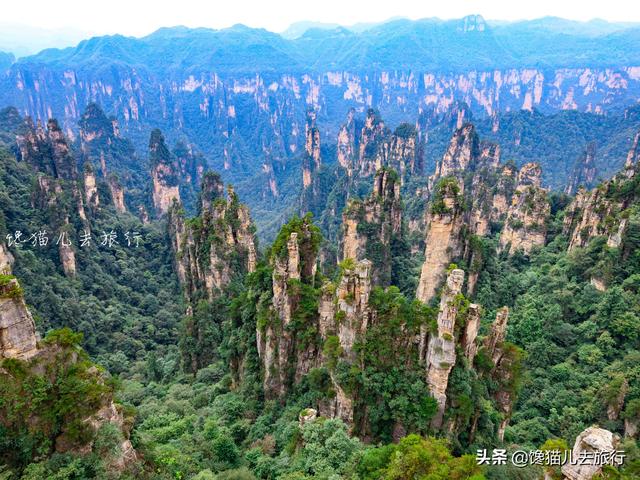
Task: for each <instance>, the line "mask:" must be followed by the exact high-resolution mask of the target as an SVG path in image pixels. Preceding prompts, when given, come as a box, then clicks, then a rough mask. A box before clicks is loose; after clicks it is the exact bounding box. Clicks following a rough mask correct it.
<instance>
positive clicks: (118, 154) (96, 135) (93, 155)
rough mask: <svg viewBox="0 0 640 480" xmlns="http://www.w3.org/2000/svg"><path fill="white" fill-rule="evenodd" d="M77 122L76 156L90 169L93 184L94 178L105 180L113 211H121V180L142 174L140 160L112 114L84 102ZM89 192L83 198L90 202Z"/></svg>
mask: <svg viewBox="0 0 640 480" xmlns="http://www.w3.org/2000/svg"><path fill="white" fill-rule="evenodd" d="M78 125H79V127H80V132H79V133H80V158H81V161H82V163H83V164H84V166H85V171H86V170H87V169H90V170H91V171H92V172H93V175H92V176H93V177H94V179H93V183H94V184H95V183H97V182H98V181H106V182H107V186H108V188H109V191H110V192H111V199H112V201H113V206H114V207H115V209H116V211H117V212H118V213H122V212H125V211H126V206H125V202H124V188H123V187H122V184H121V181H124V182H125V183H126V184H127V185H129V184H132V183H135V182H136V180H135V179H136V178H137V177H138V176H139V175H141V174H143V172H142V170H141V164H142V162H140V160H139V159H138V158H137V156H136V153H135V150H134V148H133V145H132V143H131V142H130V141H129V140H128V139H126V138H123V137H122V136H121V135H120V128H119V125H118V121H117V120H116V119H115V118H113V117H111V118H108V117H107V116H106V115H105V114H104V112H103V111H102V109H101V108H100V107H99V106H98V105H96V104H95V103H90V104H89V105H87V108H86V109H85V111H84V113H83V114H82V116H81V117H80V120H79V121H78ZM85 185H86V179H85ZM89 193H90V192H87V193H86V194H85V198H86V200H87V203H89V204H90V197H89ZM96 206H97V205H96Z"/></svg>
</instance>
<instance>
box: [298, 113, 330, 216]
mask: <svg viewBox="0 0 640 480" xmlns="http://www.w3.org/2000/svg"><path fill="white" fill-rule="evenodd" d="M304 149H305V151H304V153H303V154H302V193H301V196H300V215H301V216H304V215H305V214H306V213H307V212H311V213H313V214H314V215H316V216H319V214H320V212H321V211H322V208H323V206H324V205H323V203H324V202H323V201H322V199H321V198H320V196H321V188H320V167H321V165H322V160H321V158H320V130H319V129H318V127H317V126H316V112H315V111H313V110H309V111H308V112H307V123H306V126H305V144H304Z"/></svg>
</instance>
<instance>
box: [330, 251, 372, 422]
mask: <svg viewBox="0 0 640 480" xmlns="http://www.w3.org/2000/svg"><path fill="white" fill-rule="evenodd" d="M371 270H372V263H371V262H370V261H369V260H366V259H365V260H362V261H359V262H357V263H355V264H353V265H352V266H349V267H347V268H344V270H343V271H342V275H341V278H340V282H339V284H338V286H337V287H334V286H333V285H332V284H330V283H327V284H325V285H324V286H323V292H322V297H321V299H320V304H319V317H320V321H319V324H320V329H319V330H320V336H321V338H322V340H323V342H324V343H325V345H326V344H327V342H330V341H332V340H331V339H333V340H334V341H335V340H336V339H337V342H338V346H339V349H337V350H333V351H332V353H329V352H325V353H323V355H322V357H323V358H322V364H323V365H329V373H330V375H331V381H332V383H333V387H334V390H335V391H336V396H335V397H334V398H332V399H331V400H327V401H325V402H323V403H322V404H321V408H320V411H321V414H322V415H324V416H327V417H331V418H336V417H337V418H341V419H342V420H343V421H344V422H345V423H347V424H348V425H351V424H352V423H353V418H354V405H353V398H352V396H351V395H349V394H347V393H346V392H345V390H344V389H343V388H342V386H341V385H340V383H339V382H338V379H337V378H336V375H335V372H334V368H335V363H336V362H337V360H338V359H337V358H327V355H335V354H337V353H338V352H339V357H340V358H341V359H345V360H346V361H348V362H354V361H356V352H355V351H354V348H353V347H354V345H355V343H356V341H357V340H358V339H359V338H362V337H363V336H364V335H365V334H366V331H367V328H368V327H369V324H370V322H371V321H372V319H371V315H372V313H371V311H370V309H369V296H370V295H371Z"/></svg>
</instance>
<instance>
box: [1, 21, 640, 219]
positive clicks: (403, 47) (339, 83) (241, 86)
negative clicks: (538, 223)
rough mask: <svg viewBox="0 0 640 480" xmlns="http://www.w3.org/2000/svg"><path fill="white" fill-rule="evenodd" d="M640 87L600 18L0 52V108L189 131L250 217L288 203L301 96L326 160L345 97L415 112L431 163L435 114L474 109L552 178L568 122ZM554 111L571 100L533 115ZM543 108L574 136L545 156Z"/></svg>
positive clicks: (183, 34) (580, 125) (571, 126)
mask: <svg viewBox="0 0 640 480" xmlns="http://www.w3.org/2000/svg"><path fill="white" fill-rule="evenodd" d="M639 100H640V25H638V24H618V23H616V24H612V23H607V22H604V21H599V20H596V21H592V22H586V23H580V22H573V21H569V20H563V19H559V18H543V19H538V20H533V21H523V22H514V23H505V22H487V21H485V20H484V19H483V18H482V17H481V16H479V15H472V16H468V17H465V18H462V19H458V20H439V19H434V18H430V19H422V20H415V21H414V20H407V19H395V20H392V21H389V22H385V23H382V24H374V25H356V26H352V27H348V28H347V27H342V26H335V25H326V24H314V23H306V24H298V25H294V26H292V28H291V29H289V30H288V31H287V32H285V33H284V34H283V35H279V34H277V33H273V32H269V31H267V30H264V29H256V28H249V27H246V26H243V25H235V26H233V27H231V28H226V29H222V30H212V29H207V28H195V29H194V28H187V27H172V28H161V29H159V30H157V31H155V32H154V33H152V34H150V35H148V36H145V37H142V38H133V37H125V36H122V35H110V36H101V37H94V38H91V39H88V40H83V41H81V42H80V43H79V44H78V45H77V46H76V47H68V48H64V49H47V50H43V51H42V52H40V53H38V54H36V55H32V56H28V57H24V58H19V59H17V60H15V59H14V58H13V56H12V55H10V54H9V55H0V107H3V106H9V105H12V106H15V107H16V108H17V109H18V110H19V111H20V113H21V114H23V115H29V116H31V117H33V118H34V119H35V120H41V121H46V120H47V119H48V118H50V117H56V118H57V119H58V120H59V122H60V124H61V125H62V127H63V129H64V131H65V132H66V133H67V134H68V135H69V136H70V137H71V138H74V137H75V138H77V134H78V121H79V119H80V116H81V114H82V112H83V111H84V109H85V108H86V106H87V105H88V104H89V103H91V102H96V103H97V104H99V105H100V106H101V107H102V108H103V109H104V111H105V112H106V113H107V114H108V115H113V116H114V117H115V119H116V120H117V121H118V122H119V125H120V128H121V129H122V133H123V135H126V136H128V137H130V138H131V139H132V141H133V142H134V144H135V146H136V149H137V150H138V151H146V149H147V144H148V138H149V133H150V132H151V130H152V129H154V128H160V129H162V131H163V132H164V134H165V136H166V137H167V140H168V141H169V142H171V143H172V144H173V143H175V142H176V141H178V140H186V141H187V142H188V143H190V144H192V145H193V146H194V147H195V148H196V149H197V150H199V151H201V152H202V153H203V154H204V156H205V157H206V159H207V162H208V164H209V166H210V167H211V168H214V169H216V170H218V171H220V172H221V173H222V175H223V177H224V179H225V181H232V182H233V183H234V184H236V186H237V188H238V192H239V193H240V194H241V195H242V196H243V197H244V198H246V199H247V202H248V203H249V204H250V206H251V208H252V209H253V211H254V212H257V214H258V217H259V218H261V219H264V218H267V217H268V216H269V215H272V212H273V211H277V210H278V209H280V208H281V206H282V205H291V203H292V202H293V197H294V196H295V195H296V190H295V188H294V187H295V185H297V183H292V182H293V180H292V179H294V178H297V176H296V175H297V174H296V173H295V171H296V169H299V168H300V154H301V153H300V152H302V151H304V138H305V117H306V112H307V111H308V110H314V111H315V112H316V113H317V128H318V129H319V132H320V138H321V145H322V147H321V149H322V156H323V157H324V159H325V161H326V162H332V161H335V157H336V156H335V152H336V145H337V136H338V133H339V131H340V129H341V126H342V125H343V124H344V123H345V122H346V121H347V118H348V116H349V115H352V114H351V113H350V112H353V114H355V115H356V116H357V117H359V118H363V117H364V115H365V113H366V111H367V109H369V108H374V109H376V110H378V111H379V113H380V115H381V117H382V118H383V119H384V122H385V124H386V125H388V127H389V128H392V129H393V128H395V127H396V126H398V125H399V124H401V123H402V122H409V123H410V124H413V125H417V126H418V127H420V129H421V131H420V135H421V138H423V139H425V141H426V142H427V143H426V147H425V148H426V149H425V152H426V158H425V166H426V168H427V170H428V169H429V168H432V167H433V166H434V164H435V163H434V162H435V160H436V159H438V158H440V157H441V156H442V152H441V151H440V147H441V145H442V141H436V142H435V143H434V141H435V140H434V139H436V138H440V137H438V135H436V134H433V131H434V129H436V128H437V126H438V125H439V124H442V122H443V121H445V123H446V124H447V125H448V124H449V123H448V122H449V120H448V119H451V118H454V117H456V116H459V118H464V119H467V120H468V119H469V118H474V120H475V121H476V122H481V123H478V125H479V128H481V129H483V130H484V131H485V134H486V135H493V136H496V137H499V139H500V143H501V144H502V146H503V148H504V149H505V151H508V152H509V154H510V157H511V158H514V159H516V160H517V161H518V162H519V163H522V162H525V161H531V160H536V161H540V162H541V163H542V164H543V172H544V173H543V182H545V184H547V185H551V186H553V187H554V188H563V187H564V184H565V181H566V179H567V178H568V175H569V174H570V172H571V168H572V165H573V162H574V160H575V158H576V157H577V156H578V155H579V154H580V152H582V150H583V149H584V147H585V143H586V140H585V138H583V137H584V135H583V133H579V132H589V131H591V130H590V129H591V127H592V126H594V125H601V124H603V122H601V121H600V119H599V118H600V117H609V116H611V117H612V118H611V120H608V121H607V122H606V128H605V127H602V128H603V130H602V131H598V133H597V134H593V135H591V136H592V137H594V138H590V140H593V141H595V140H598V139H603V138H606V136H607V134H608V133H607V132H611V131H621V128H617V126H618V123H619V122H623V123H624V122H625V121H626V120H624V118H626V117H624V113H623V112H624V111H625V110H626V109H627V108H628V107H632V106H634V105H637V104H638V101H639ZM521 110H523V111H524V115H517V113H518V112H520V111H521ZM565 111H575V112H577V113H578V114H579V115H575V116H570V115H565V116H559V117H554V120H553V121H551V122H546V120H544V119H545V118H547V117H548V116H554V115H559V114H562V113H568V112H565ZM462 113H464V115H463V116H460V115H461V114H462ZM533 113H535V115H533ZM529 114H531V115H529ZM505 116H506V117H505ZM613 117H615V118H613ZM545 122H546V123H545ZM553 122H558V123H559V125H560V126H561V128H560V130H559V131H558V132H556V133H557V134H558V135H560V136H562V135H564V132H571V134H570V136H571V141H570V142H563V141H562V138H559V139H558V141H557V142H555V143H554V145H556V144H557V145H565V147H564V150H566V149H567V148H568V149H570V151H564V150H563V148H560V149H558V148H555V147H554V148H553V150H554V155H549V151H550V149H549V148H547V147H548V146H549V145H548V144H544V142H542V143H541V142H540V141H539V140H540V138H543V139H545V138H546V139H548V138H549V136H548V135H547V133H548V132H549V131H550V130H551V129H556V130H557V128H556V126H554V123H553ZM455 123H456V122H455V121H454V122H453V124H455ZM543 123H544V124H545V125H546V127H544V132H546V133H545V135H542V136H541V135H538V134H536V132H537V131H539V130H540V129H541V125H543ZM627 127H628V125H627V124H626V123H625V128H627ZM447 128H448V127H447ZM445 130H447V129H445ZM624 131H625V132H626V130H624ZM449 135H450V131H448V130H447V131H445V132H443V133H442V134H441V138H448V137H449ZM622 137H625V138H621V139H620V141H616V142H614V143H615V145H616V146H615V148H613V147H611V148H609V147H607V148H606V149H604V150H601V151H603V152H604V151H606V152H611V154H610V155H608V156H607V158H611V161H610V162H609V161H608V160H607V162H608V163H607V165H604V164H603V163H604V160H603V159H604V157H602V158H600V159H599V160H598V162H600V167H601V168H600V172H604V173H608V172H611V171H614V170H615V169H617V168H619V167H620V165H621V163H622V162H623V158H622V156H623V153H620V152H623V149H622V148H621V147H620V148H619V146H620V145H626V144H627V143H628V141H627V140H628V139H627V138H626V133H625V135H622ZM609 143H610V142H609ZM566 145H570V146H569V147H567V146H566ZM625 148H626V147H625ZM545 149H546V150H545ZM543 150H544V152H543ZM545 152H546V154H547V156H546V157H545V158H538V157H540V155H541V154H542V153H545ZM292 185H293V186H294V187H292ZM274 205H275V207H274ZM261 208H263V209H264V210H260V209H261Z"/></svg>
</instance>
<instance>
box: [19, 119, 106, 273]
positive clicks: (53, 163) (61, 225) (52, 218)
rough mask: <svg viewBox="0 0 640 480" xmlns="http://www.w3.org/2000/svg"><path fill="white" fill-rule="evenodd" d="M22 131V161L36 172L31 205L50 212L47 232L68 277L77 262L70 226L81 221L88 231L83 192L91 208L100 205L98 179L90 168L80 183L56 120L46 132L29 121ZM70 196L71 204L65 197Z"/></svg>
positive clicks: (74, 270)
mask: <svg viewBox="0 0 640 480" xmlns="http://www.w3.org/2000/svg"><path fill="white" fill-rule="evenodd" d="M20 132H21V133H19V134H18V136H17V143H18V146H19V148H20V156H21V160H22V161H24V162H25V163H27V164H29V165H31V166H32V167H34V168H35V169H37V177H36V182H35V189H34V191H33V194H32V205H33V206H34V207H36V208H41V209H43V210H44V211H46V212H47V217H48V231H52V232H55V235H56V239H57V241H56V243H57V247H58V253H59V258H60V263H61V265H62V268H63V270H64V272H65V274H66V275H67V276H73V275H75V273H76V261H75V251H74V249H73V246H72V244H71V240H70V237H69V233H68V231H69V225H70V224H71V223H73V222H74V221H80V222H82V223H83V224H84V225H85V227H86V228H89V223H88V220H87V215H86V212H85V207H84V199H83V193H84V196H85V198H86V199H87V201H89V202H92V203H91V206H94V205H98V204H99V199H98V194H97V187H96V185H95V177H94V176H93V172H92V170H91V169H90V168H88V169H87V170H86V172H85V175H84V177H85V178H84V179H83V180H84V181H81V180H80V178H79V175H78V171H77V168H76V160H75V158H74V156H73V155H72V153H71V149H70V147H69V143H68V141H67V139H66V137H65V135H64V133H63V132H62V131H61V130H60V127H59V125H58V123H57V122H56V121H55V120H50V121H49V122H48V124H47V130H46V131H45V130H44V129H43V128H42V127H41V126H40V125H38V126H37V127H34V126H33V123H32V122H31V121H30V120H29V119H27V120H26V121H25V122H24V123H23V125H22V126H21V130H20ZM85 182H86V184H85V185H83V183H85ZM83 189H84V192H83ZM69 193H70V195H69V196H70V198H71V200H72V203H70V202H69V201H68V199H67V196H66V195H65V194H69Z"/></svg>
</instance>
